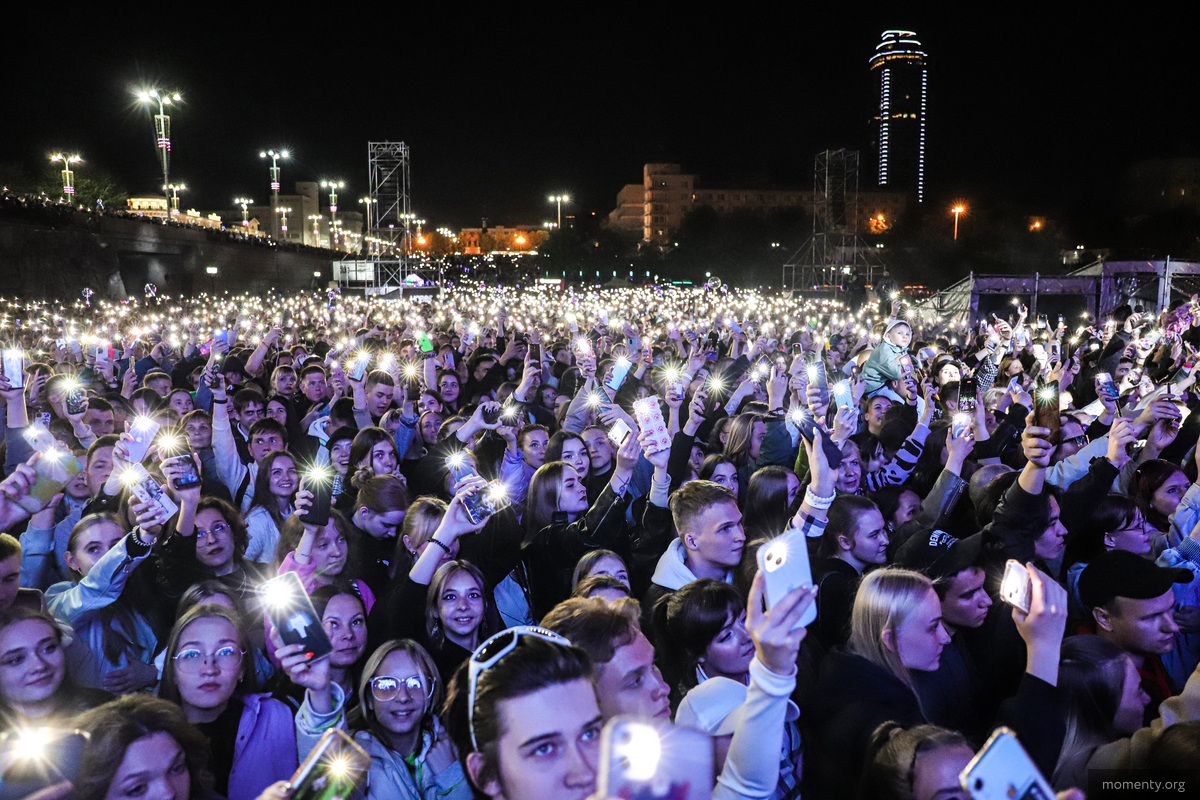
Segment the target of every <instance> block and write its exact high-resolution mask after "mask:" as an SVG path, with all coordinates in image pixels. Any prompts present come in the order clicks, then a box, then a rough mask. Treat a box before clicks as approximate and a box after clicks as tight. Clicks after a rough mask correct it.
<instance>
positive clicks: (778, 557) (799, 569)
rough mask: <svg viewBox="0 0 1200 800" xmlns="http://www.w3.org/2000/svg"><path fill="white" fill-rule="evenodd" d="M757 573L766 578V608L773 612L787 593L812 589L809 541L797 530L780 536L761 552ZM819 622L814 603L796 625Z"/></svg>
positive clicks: (761, 549) (758, 555)
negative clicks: (807, 588)
mask: <svg viewBox="0 0 1200 800" xmlns="http://www.w3.org/2000/svg"><path fill="white" fill-rule="evenodd" d="M757 558H758V569H759V570H760V571H761V572H762V574H763V581H764V587H765V589H766V594H767V608H774V607H775V606H776V605H777V604H778V603H779V602H780V601H781V600H783V598H784V597H786V596H787V594H788V592H790V591H792V590H793V589H798V588H800V587H801V586H812V585H813V579H812V567H811V565H810V564H809V562H808V540H807V537H805V535H804V533H803V532H802V531H800V530H798V529H796V528H793V529H791V530H789V531H785V532H783V533H781V534H780V535H779V536H776V537H775V538H774V539H772V540H771V541H769V542H767V543H766V544H764V545H763V546H762V547H760V548H758V554H757ZM816 618H817V604H816V603H813V604H812V605H810V606H809V607H808V610H807V611H805V612H804V615H803V616H801V617H800V619H799V620H798V621H797V622H796V628H806V627H808V626H809V625H811V624H812V623H813V621H814V620H816Z"/></svg>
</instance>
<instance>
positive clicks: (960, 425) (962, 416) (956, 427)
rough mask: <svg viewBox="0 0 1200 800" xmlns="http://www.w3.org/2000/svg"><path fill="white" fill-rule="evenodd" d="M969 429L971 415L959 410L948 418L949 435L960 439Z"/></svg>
mask: <svg viewBox="0 0 1200 800" xmlns="http://www.w3.org/2000/svg"><path fill="white" fill-rule="evenodd" d="M970 429H971V415H970V414H968V413H966V412H964V411H960V412H958V413H957V414H955V415H954V416H953V417H951V418H950V437H951V438H952V439H961V438H962V437H963V436H965V435H966V433H967V431H969V430H970Z"/></svg>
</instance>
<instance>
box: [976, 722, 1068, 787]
mask: <svg viewBox="0 0 1200 800" xmlns="http://www.w3.org/2000/svg"><path fill="white" fill-rule="evenodd" d="M958 782H959V785H960V786H962V788H963V790H964V791H966V792H968V793H969V794H970V796H971V798H972V800H1054V796H1055V795H1054V789H1052V788H1050V784H1049V783H1047V782H1046V779H1045V778H1044V777H1043V776H1042V773H1041V771H1040V770H1038V768H1037V764H1035V763H1034V762H1033V759H1032V758H1030V757H1029V754H1028V753H1026V752H1025V748H1023V747H1021V743H1020V741H1018V740H1017V736H1016V734H1014V733H1013V732H1012V731H1011V730H1009V729H1008V728H1004V727H1000V728H997V729H996V730H995V731H994V732H993V733H992V735H991V737H989V738H988V740H987V742H986V743H985V744H984V745H983V747H982V748H981V749H980V750H979V752H978V753H976V754H975V757H974V758H972V759H971V760H970V762H968V763H967V766H966V768H964V769H963V771H962V773H961V774H960V775H959V776H958Z"/></svg>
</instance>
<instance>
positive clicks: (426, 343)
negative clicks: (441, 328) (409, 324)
mask: <svg viewBox="0 0 1200 800" xmlns="http://www.w3.org/2000/svg"><path fill="white" fill-rule="evenodd" d="M417 344H418V345H420V347H421V352H422V353H432V352H433V339H430V338H429V334H428V333H426V332H425V331H421V333H420V335H418V336H417Z"/></svg>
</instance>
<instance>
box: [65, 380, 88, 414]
mask: <svg viewBox="0 0 1200 800" xmlns="http://www.w3.org/2000/svg"><path fill="white" fill-rule="evenodd" d="M66 405H67V413H68V414H82V413H83V412H84V411H87V393H86V392H84V390H83V387H82V386H79V385H75V386H73V387H72V388H71V391H69V392H67V398H66Z"/></svg>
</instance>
